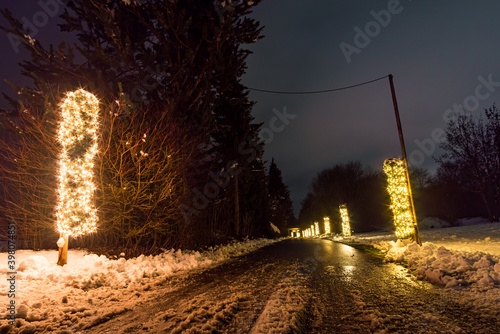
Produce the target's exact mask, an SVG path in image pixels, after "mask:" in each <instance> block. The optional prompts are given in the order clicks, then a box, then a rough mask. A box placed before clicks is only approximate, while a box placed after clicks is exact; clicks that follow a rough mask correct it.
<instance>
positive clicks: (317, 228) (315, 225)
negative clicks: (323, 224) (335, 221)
mask: <svg viewBox="0 0 500 334" xmlns="http://www.w3.org/2000/svg"><path fill="white" fill-rule="evenodd" d="M314 231H315V234H316V235H319V223H318V222H314Z"/></svg>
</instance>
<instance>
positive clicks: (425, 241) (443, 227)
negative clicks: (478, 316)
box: [334, 218, 500, 289]
mask: <svg viewBox="0 0 500 334" xmlns="http://www.w3.org/2000/svg"><path fill="white" fill-rule="evenodd" d="M459 224H460V225H461V226H458V227H449V225H448V224H447V223H446V222H444V221H440V220H438V219H426V220H424V221H422V222H421V224H420V239H421V241H422V246H419V245H418V244H417V243H410V242H402V241H398V240H397V238H396V237H395V235H394V234H393V233H389V232H385V233H363V234H355V235H353V236H352V237H351V238H348V239H344V238H341V237H334V239H335V240H337V241H342V242H345V243H348V244H349V243H352V244H356V243H358V244H366V245H370V246H373V247H375V248H377V249H380V250H382V251H383V252H386V256H385V261H387V262H390V261H395V262H405V263H406V264H407V266H408V268H409V269H410V271H411V272H412V273H414V274H415V275H416V276H417V277H418V278H422V279H426V280H428V281H430V282H432V283H437V284H441V285H443V286H446V287H466V286H469V285H475V286H481V288H483V289H488V288H499V287H500V264H499V261H500V224H499V223H489V222H487V221H486V220H484V219H477V218H476V219H462V220H461V221H460V222H459Z"/></svg>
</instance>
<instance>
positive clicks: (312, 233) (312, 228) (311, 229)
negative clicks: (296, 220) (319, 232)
mask: <svg viewBox="0 0 500 334" xmlns="http://www.w3.org/2000/svg"><path fill="white" fill-rule="evenodd" d="M310 231H311V237H314V235H315V233H314V224H312V225H311V227H310Z"/></svg>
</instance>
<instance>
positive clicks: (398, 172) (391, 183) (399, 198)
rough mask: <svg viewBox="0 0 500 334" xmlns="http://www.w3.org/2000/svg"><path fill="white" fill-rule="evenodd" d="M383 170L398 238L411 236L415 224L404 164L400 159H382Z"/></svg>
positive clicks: (412, 235)
mask: <svg viewBox="0 0 500 334" xmlns="http://www.w3.org/2000/svg"><path fill="white" fill-rule="evenodd" d="M384 172H385V173H386V174H387V182H388V186H387V191H388V192H389V195H390V197H391V206H390V208H391V210H392V214H393V216H394V225H395V226H396V236H397V237H398V238H399V239H408V238H413V237H414V235H415V224H416V222H415V221H414V215H413V209H412V206H411V199H410V190H409V187H408V181H407V178H406V166H405V163H404V161H403V160H402V159H397V158H393V159H387V160H385V161H384Z"/></svg>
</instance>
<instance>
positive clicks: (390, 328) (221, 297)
mask: <svg viewBox="0 0 500 334" xmlns="http://www.w3.org/2000/svg"><path fill="white" fill-rule="evenodd" d="M145 293H147V294H148V298H143V299H141V301H140V302H139V303H137V304H135V305H133V306H130V304H129V306H128V307H127V308H124V309H122V310H121V311H120V312H116V313H110V314H108V315H107V316H105V317H101V318H100V319H101V320H100V321H98V322H95V323H92V324H91V325H89V326H87V327H86V328H84V330H83V331H82V332H85V333H87V332H88V333H121V332H126V333H136V332H151V333H203V332H205V333H287V332H293V333H297V332H298V333H500V320H499V319H498V314H499V313H498V312H492V311H491V309H489V311H488V312H482V311H481V308H480V307H477V303H476V305H472V301H471V304H470V305H469V304H468V303H467V302H464V298H463V294H460V295H457V293H458V292H457V293H456V291H455V290H450V289H443V288H441V287H436V286H433V285H431V284H429V283H426V282H421V281H417V280H416V279H415V278H414V277H412V276H411V275H409V274H407V272H406V269H404V268H403V267H401V266H399V265H395V264H392V263H383V261H382V260H381V259H379V258H376V257H374V256H372V255H369V254H367V253H365V252H362V251H359V250H356V249H354V248H351V247H349V246H346V245H343V244H339V243H335V242H332V241H329V240H318V239H316V240H285V241H283V242H280V243H276V244H273V245H270V246H267V247H264V248H262V249H259V250H257V251H255V252H253V253H251V254H248V255H246V256H242V257H238V258H234V259H231V260H229V261H227V262H225V263H223V264H222V265H220V266H218V267H215V268H212V269H208V270H205V271H198V272H196V273H194V274H193V273H190V274H187V275H181V276H174V277H171V278H169V279H167V280H165V281H163V282H161V283H159V284H157V285H156V286H148V287H146V288H145Z"/></svg>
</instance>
